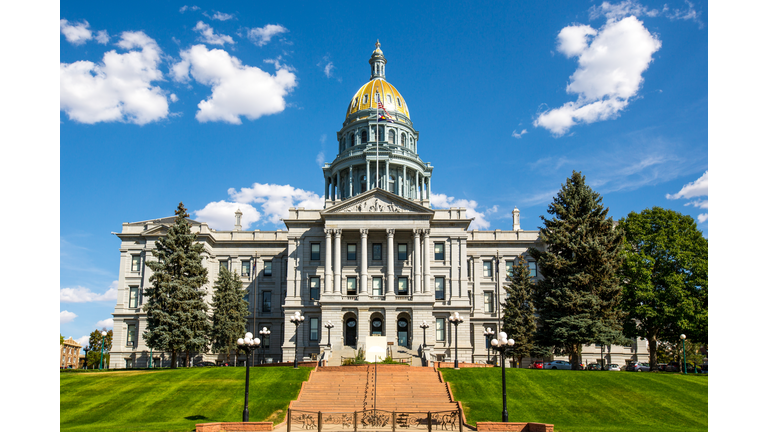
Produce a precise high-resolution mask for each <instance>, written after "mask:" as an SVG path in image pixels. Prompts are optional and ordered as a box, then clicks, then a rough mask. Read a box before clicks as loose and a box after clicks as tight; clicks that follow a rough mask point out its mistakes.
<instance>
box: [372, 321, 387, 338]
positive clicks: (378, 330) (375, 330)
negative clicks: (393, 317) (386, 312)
mask: <svg viewBox="0 0 768 432" xmlns="http://www.w3.org/2000/svg"><path fill="white" fill-rule="evenodd" d="M383 330H384V326H383V324H382V321H381V318H374V319H372V320H371V336H382V335H383V332H382V331H383Z"/></svg>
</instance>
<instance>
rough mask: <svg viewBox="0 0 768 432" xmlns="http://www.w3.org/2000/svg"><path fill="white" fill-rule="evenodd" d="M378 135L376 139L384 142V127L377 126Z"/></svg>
mask: <svg viewBox="0 0 768 432" xmlns="http://www.w3.org/2000/svg"><path fill="white" fill-rule="evenodd" d="M378 129H379V134H378V135H377V136H376V138H378V139H380V140H384V126H379V128H378Z"/></svg>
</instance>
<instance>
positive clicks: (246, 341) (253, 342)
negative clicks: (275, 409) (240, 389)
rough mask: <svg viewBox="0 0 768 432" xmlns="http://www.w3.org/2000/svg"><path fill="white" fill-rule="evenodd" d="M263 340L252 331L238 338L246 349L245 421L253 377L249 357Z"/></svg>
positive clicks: (243, 348)
mask: <svg viewBox="0 0 768 432" xmlns="http://www.w3.org/2000/svg"><path fill="white" fill-rule="evenodd" d="M260 344H261V340H259V338H254V337H253V334H252V333H251V332H248V333H246V334H245V337H244V338H240V339H238V340H237V345H238V346H239V347H240V349H242V350H243V351H245V407H243V421H244V422H247V421H248V388H249V381H250V379H251V368H250V365H249V364H248V357H249V356H250V354H251V352H252V351H253V350H255V349H257V348H258V347H259V345H260Z"/></svg>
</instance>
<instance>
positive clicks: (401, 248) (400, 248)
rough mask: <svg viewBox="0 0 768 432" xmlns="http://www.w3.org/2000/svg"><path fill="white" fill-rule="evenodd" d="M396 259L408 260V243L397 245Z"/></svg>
mask: <svg viewBox="0 0 768 432" xmlns="http://www.w3.org/2000/svg"><path fill="white" fill-rule="evenodd" d="M397 259H398V260H400V261H405V260H407V259H408V243H398V244H397Z"/></svg>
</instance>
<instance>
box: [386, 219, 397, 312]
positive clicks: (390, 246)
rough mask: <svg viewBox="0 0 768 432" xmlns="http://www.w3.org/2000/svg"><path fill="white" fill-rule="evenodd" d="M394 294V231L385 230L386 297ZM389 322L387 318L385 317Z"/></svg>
mask: <svg viewBox="0 0 768 432" xmlns="http://www.w3.org/2000/svg"><path fill="white" fill-rule="evenodd" d="M394 293H395V230H394V229H391V228H390V229H387V295H392V294H394ZM387 320H389V317H387Z"/></svg>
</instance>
